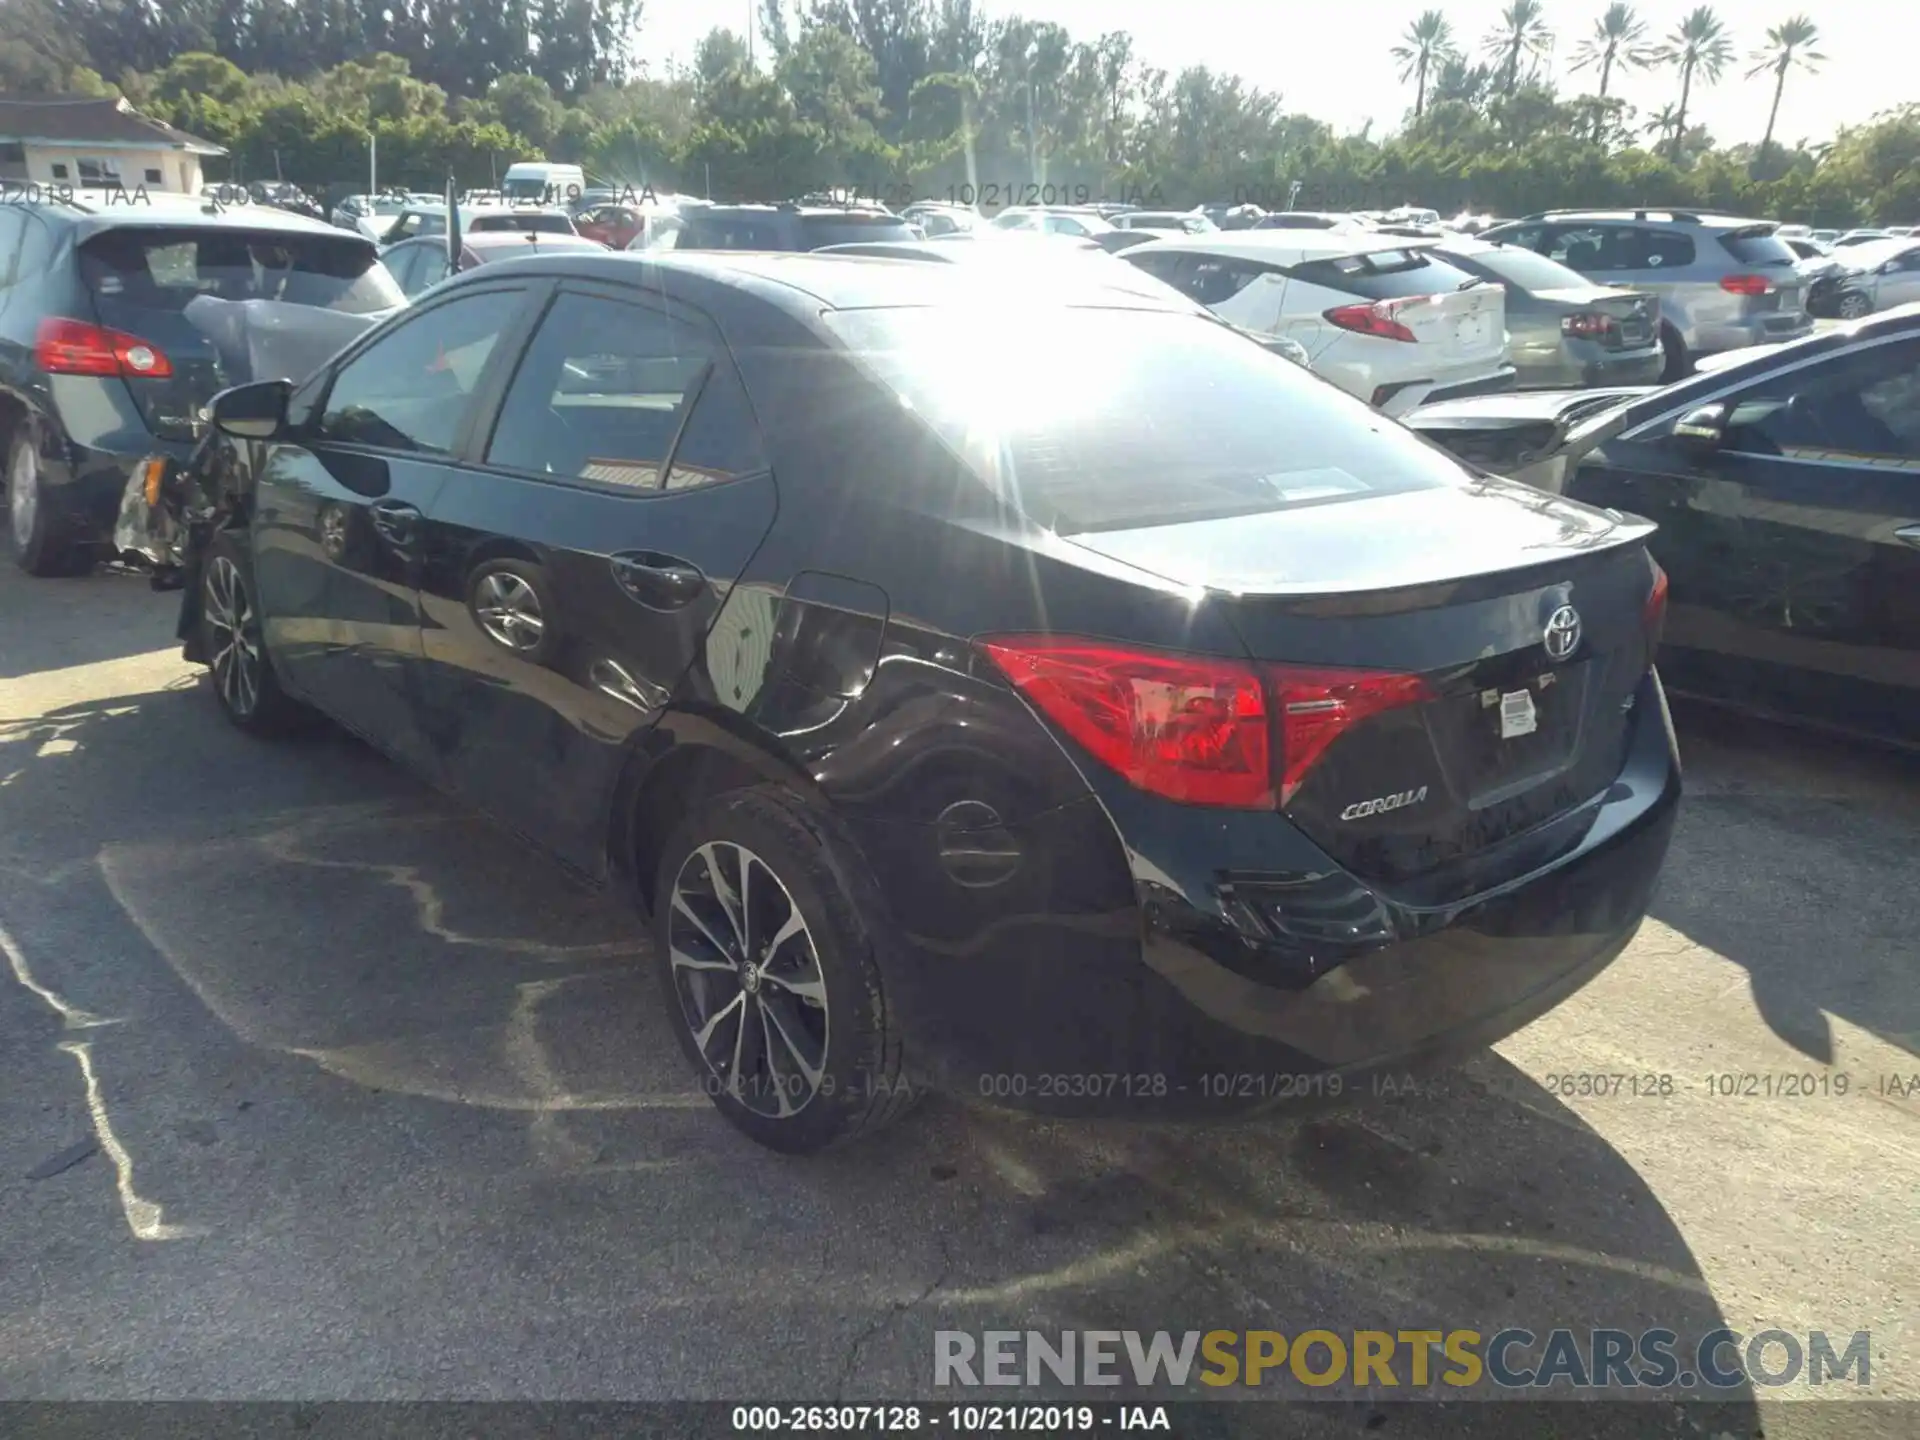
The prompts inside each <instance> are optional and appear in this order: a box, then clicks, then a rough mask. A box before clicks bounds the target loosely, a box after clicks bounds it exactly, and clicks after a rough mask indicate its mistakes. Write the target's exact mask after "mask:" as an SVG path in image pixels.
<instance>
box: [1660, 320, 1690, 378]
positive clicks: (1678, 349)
mask: <svg viewBox="0 0 1920 1440" xmlns="http://www.w3.org/2000/svg"><path fill="white" fill-rule="evenodd" d="M1660 349H1661V351H1662V352H1663V353H1664V354H1665V355H1666V357H1667V363H1666V364H1665V365H1664V366H1662V367H1661V370H1660V383H1661V384H1662V385H1671V384H1673V382H1674V381H1676V380H1684V379H1686V378H1687V376H1689V375H1691V374H1692V373H1693V357H1692V356H1691V355H1689V354H1688V353H1687V342H1686V341H1684V340H1682V339H1681V338H1680V332H1679V331H1678V330H1675V329H1674V328H1673V327H1672V326H1670V325H1663V326H1661V327H1660Z"/></svg>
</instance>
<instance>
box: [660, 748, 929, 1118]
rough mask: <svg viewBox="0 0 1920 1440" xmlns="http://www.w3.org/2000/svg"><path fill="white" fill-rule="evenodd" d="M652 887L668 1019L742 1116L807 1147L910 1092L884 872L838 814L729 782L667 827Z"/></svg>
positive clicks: (721, 1096)
mask: <svg viewBox="0 0 1920 1440" xmlns="http://www.w3.org/2000/svg"><path fill="white" fill-rule="evenodd" d="M653 895H654V906H653V910H654V916H653V938H654V943H653V952H654V965H655V970H656V973H657V975H658V978H659V981H660V986H661V990H662V992H663V994H664V996H665V997H666V1001H667V1012H668V1021H669V1023H670V1024H671V1025H672V1026H673V1027H674V1033H675V1034H676V1035H677V1036H678V1038H679V1041H680V1048H681V1049H682V1050H684V1051H685V1052H686V1055H687V1058H688V1059H689V1060H690V1061H691V1062H692V1063H693V1066H694V1069H695V1072H696V1073H697V1074H698V1075H699V1077H700V1081H701V1085H702V1087H703V1088H704V1089H705V1091H706V1093H707V1097H708V1098H709V1099H710V1100H712V1101H713V1103H714V1105H715V1107H716V1108H717V1109H718V1110H719V1111H720V1113H721V1114H722V1115H724V1116H725V1117H726V1118H727V1120H728V1121H729V1122H730V1123H731V1124H732V1125H733V1126H734V1127H735V1128H737V1129H738V1130H740V1131H741V1132H742V1133H743V1134H745V1135H746V1136H747V1137H748V1138H750V1139H752V1140H754V1141H757V1142H758V1143H759V1144H761V1145H764V1146H766V1147H767V1148H769V1149H771V1150H779V1151H783V1152H785V1153H787V1154H792V1155H807V1154H813V1153H815V1152H817V1151H821V1150H825V1149H827V1148H829V1147H831V1146H834V1145H838V1144H843V1143H845V1142H847V1141H850V1140H853V1139H855V1138H856V1137H858V1136H861V1135H866V1134H869V1133H871V1132H873V1131H876V1130H878V1129H880V1128H881V1127H882V1126H884V1125H886V1124H888V1123H890V1122H892V1121H893V1120H895V1119H897V1118H898V1117H899V1116H900V1115H902V1114H904V1113H905V1112H906V1111H907V1109H909V1108H910V1106H911V1104H912V1102H913V1099H914V1098H915V1097H914V1092H913V1091H912V1090H911V1089H910V1088H909V1085H908V1082H907V1079H906V1071H905V1062H904V1057H903V1054H902V1047H901V1040H900V1034H899V1029H898V1025H897V1023H896V1022H895V1021H894V1018H893V1016H892V1015H891V1013H890V1012H889V1010H888V1007H887V1002H886V994H885V989H884V986H883V983H882V982H883V975H882V970H883V964H882V958H881V955H882V951H883V949H884V948H885V945H886V939H885V937H886V935H887V933H888V931H887V926H886V925H885V923H884V921H883V919H882V910H881V900H880V895H879V891H878V887H877V886H876V885H875V884H874V882H873V880H872V878H871V877H870V875H869V874H868V873H867V870H866V866H865V861H864V860H863V859H862V858H861V857H860V855H859V854H858V853H857V851H856V850H855V849H854V847H853V845H852V843H851V841H849V840H847V839H846V838H845V837H843V836H842V835H841V834H840V832H839V829H838V827H837V826H836V825H835V824H834V822H833V819H832V817H831V816H829V815H825V814H822V813H821V812H819V811H817V810H814V809H811V808H809V807H808V806H807V805H806V804H805V802H803V801H801V800H800V799H799V798H798V797H797V796H794V795H792V794H790V793H789V792H787V791H784V790H781V789H779V788H777V787H773V786H763V787H757V788H754V789H749V790H732V791H726V792H724V793H722V794H720V795H716V796H714V797H713V798H711V799H709V800H707V801H705V802H703V803H701V804H700V805H698V806H697V807H696V808H695V809H694V810H693V812H692V813H691V814H689V815H688V816H687V817H686V819H685V820H683V821H682V822H681V823H680V825H679V826H678V827H677V828H676V829H675V830H674V832H673V834H672V836H671V837H670V838H669V839H668V840H667V842H666V844H665V846H664V847H663V848H662V851H661V855H660V865H659V870H658V873H657V876H656V879H655V884H654V890H653ZM743 901H744V903H742V902H743Z"/></svg>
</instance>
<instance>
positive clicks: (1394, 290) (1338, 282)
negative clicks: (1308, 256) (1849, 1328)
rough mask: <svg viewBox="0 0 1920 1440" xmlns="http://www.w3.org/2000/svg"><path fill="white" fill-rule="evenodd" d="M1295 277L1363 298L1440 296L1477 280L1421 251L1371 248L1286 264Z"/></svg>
mask: <svg viewBox="0 0 1920 1440" xmlns="http://www.w3.org/2000/svg"><path fill="white" fill-rule="evenodd" d="M1288 273H1289V274H1292V275H1294V276H1297V277H1298V278H1299V279H1302V280H1308V281H1311V282H1312V283H1313V284H1315V285H1324V286H1326V287H1327V288H1328V289H1329V290H1343V291H1345V292H1346V293H1347V294H1349V295H1358V296H1359V297H1360V298H1361V299H1363V300H1397V299H1398V298H1400V297H1401V296H1402V295H1444V294H1447V293H1449V292H1450V291H1454V290H1465V289H1467V288H1468V287H1470V286H1472V285H1475V284H1479V283H1481V282H1480V281H1479V278H1478V277H1477V276H1473V275H1469V274H1467V272H1466V271H1464V270H1458V269H1455V268H1454V267H1453V266H1451V265H1449V264H1447V263H1446V262H1445V261H1444V260H1441V259H1439V258H1437V257H1435V256H1432V255H1429V254H1427V252H1426V251H1424V250H1375V251H1373V252H1371V253H1370V254H1366V255H1340V256H1336V257H1335V258H1333V259H1331V260H1309V261H1307V262H1306V263H1305V264H1303V265H1293V266H1290V267H1288Z"/></svg>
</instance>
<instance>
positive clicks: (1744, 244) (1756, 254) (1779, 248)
mask: <svg viewBox="0 0 1920 1440" xmlns="http://www.w3.org/2000/svg"><path fill="white" fill-rule="evenodd" d="M1720 245H1721V248H1722V249H1724V250H1725V251H1726V252H1727V253H1728V254H1729V255H1731V256H1733V258H1734V259H1736V260H1738V261H1739V262H1740V263H1741V264H1742V265H1791V264H1793V261H1794V249H1793V247H1792V246H1791V245H1789V244H1788V243H1787V242H1786V241H1784V240H1782V239H1781V238H1780V237H1779V236H1777V235H1774V234H1772V233H1770V232H1769V231H1766V230H1733V231H1730V232H1728V233H1727V234H1725V235H1722V236H1721V237H1720ZM1808 253H1809V254H1812V253H1815V252H1813V251H1812V250H1811V249H1809V251H1808Z"/></svg>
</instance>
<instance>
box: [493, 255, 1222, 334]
mask: <svg viewBox="0 0 1920 1440" xmlns="http://www.w3.org/2000/svg"><path fill="white" fill-rule="evenodd" d="M508 267H513V268H518V269H527V270H534V271H538V272H540V273H543V274H547V275H551V276H554V277H556V278H571V279H579V280H592V281H597V282H599V283H602V284H613V285H627V286H633V287H635V288H636V289H639V290H643V291H645V292H646V293H648V294H656V295H657V294H666V295H668V296H678V297H679V298H681V299H683V300H686V301H688V302H689V303H694V304H698V303H699V302H700V299H701V297H702V296H703V295H705V296H711V295H712V294H713V292H715V291H731V292H733V293H734V294H736V295H738V294H747V295H752V296H755V297H757V298H759V299H760V300H762V301H765V302H767V303H770V304H773V305H776V306H778V307H779V308H781V309H783V310H785V311H786V312H787V313H789V314H790V315H793V316H794V317H795V318H797V319H799V320H801V321H802V322H804V323H806V324H807V325H808V326H809V327H810V328H811V327H812V326H813V325H815V324H817V322H818V320H819V316H820V312H821V310H822V309H829V310H878V309H912V308H931V307H944V306H948V305H952V306H956V307H959V306H965V307H978V306H979V305H980V303H981V300H982V290H983V286H984V287H985V289H986V291H987V293H988V294H989V295H998V294H1005V293H1006V292H1007V289H1008V286H1007V275H1006V272H1005V271H1003V270H1000V269H998V268H997V267H993V268H990V269H989V271H988V272H986V273H985V275H984V278H983V271H982V270H981V268H980V267H977V266H973V265H952V264H949V265H938V264H935V265H929V264H926V263H924V262H920V261H907V260H900V261H893V262H888V261H884V260H876V259H875V258H873V257H871V256H864V255H826V254H821V253H819V252H815V251H791V252H790V251H757V250H715V251H703V250H667V251H660V250H638V251H635V250H608V251H604V252H602V253H599V254H581V253H578V252H573V251H569V252H568V253H566V254H564V255H560V254H552V253H549V254H546V255H541V256H527V257H516V258H514V259H511V260H505V261H502V262H500V265H499V266H496V267H489V268H490V269H491V270H492V273H493V274H495V275H498V274H499V272H500V270H501V269H505V268H508ZM481 273H482V272H481V271H479V270H470V271H467V272H466V274H467V275H469V276H472V275H478V274H481ZM456 283H457V282H456ZM1036 283H1037V285H1038V286H1039V287H1040V288H1039V295H1040V296H1042V297H1044V299H1043V301H1042V302H1041V303H1045V304H1047V305H1050V306H1061V307H1068V306H1076V305H1077V306H1087V307H1108V308H1114V309H1130V310H1158V311H1164V312H1165V313H1167V314H1172V315H1180V314H1191V313H1193V306H1192V304H1191V302H1189V301H1187V300H1186V299H1185V298H1184V297H1182V296H1180V295H1178V294H1177V293H1172V292H1169V294H1168V295H1167V297H1166V298H1165V299H1162V298H1161V297H1160V296H1158V295H1155V294H1152V293H1151V292H1150V291H1148V290H1146V289H1144V288H1137V287H1136V286H1135V285H1134V282H1133V277H1131V276H1130V275H1128V274H1126V273H1115V272H1112V271H1109V270H1107V269H1106V268H1105V267H1104V266H1098V265H1088V266H1086V267H1084V272H1082V270H1081V269H1079V268H1077V267H1069V266H1060V267H1053V266H1049V267H1048V268H1047V269H1046V271H1045V273H1044V275H1043V276H1037V277H1036ZM1019 299H1020V302H1021V303H1023V304H1032V303H1035V299H1036V297H1033V296H1028V295H1025V294H1022V295H1021V296H1020V297H1019Z"/></svg>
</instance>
